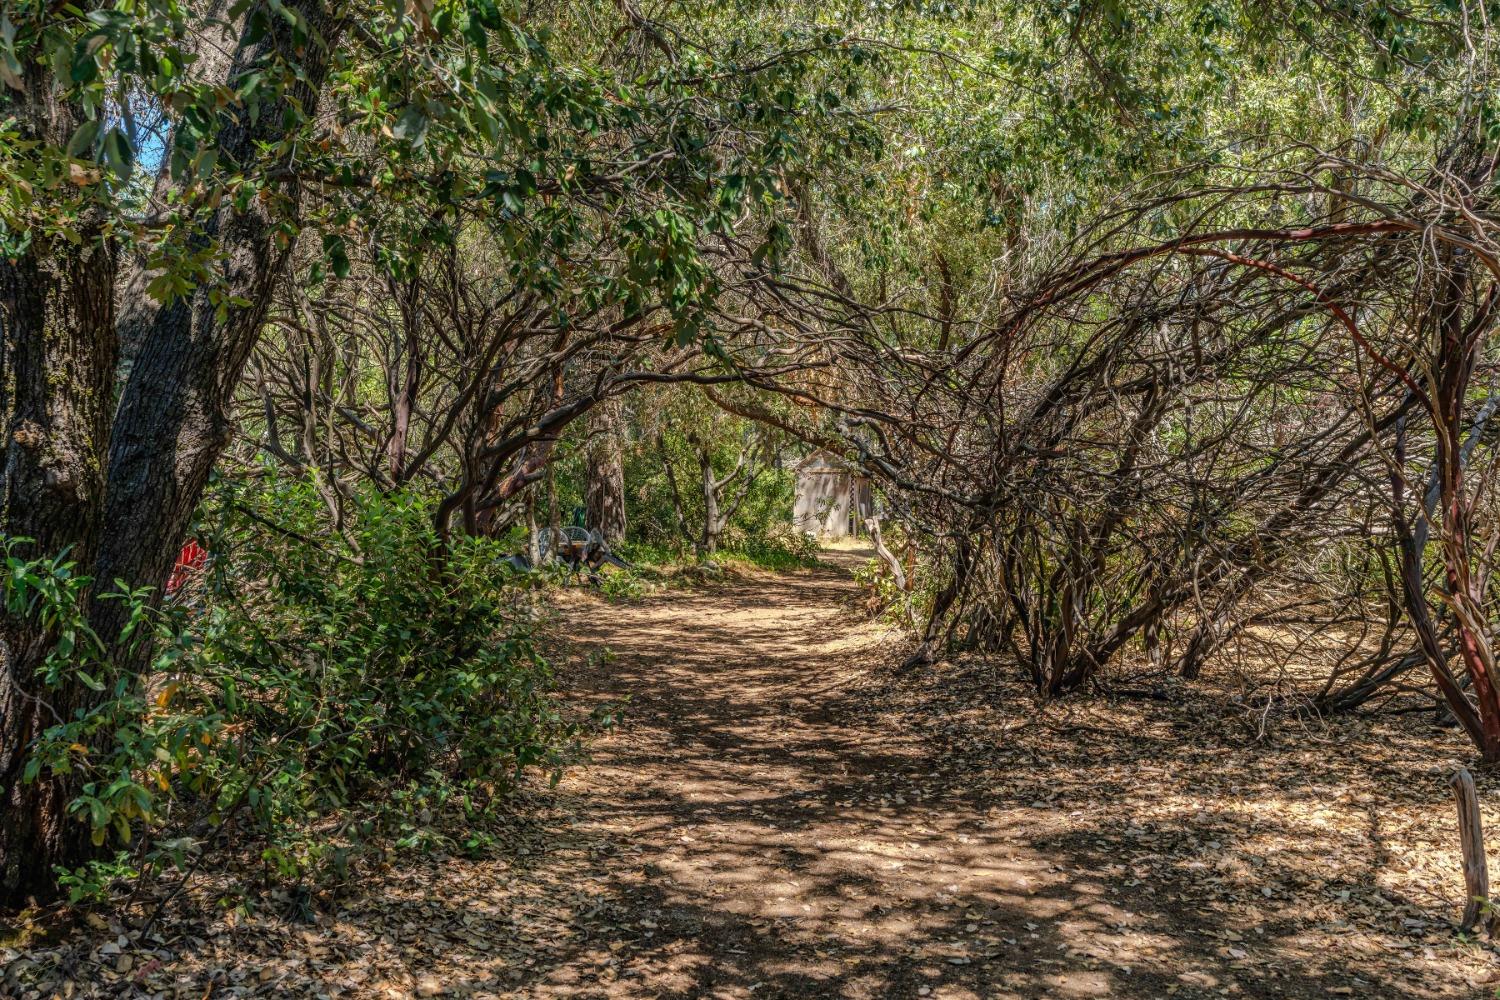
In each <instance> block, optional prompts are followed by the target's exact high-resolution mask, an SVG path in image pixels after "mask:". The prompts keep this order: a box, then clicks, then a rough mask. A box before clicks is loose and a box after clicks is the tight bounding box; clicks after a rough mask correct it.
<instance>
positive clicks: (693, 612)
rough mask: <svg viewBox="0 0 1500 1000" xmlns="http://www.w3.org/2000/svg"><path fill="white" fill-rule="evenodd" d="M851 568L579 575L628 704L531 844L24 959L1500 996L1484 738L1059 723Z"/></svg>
mask: <svg viewBox="0 0 1500 1000" xmlns="http://www.w3.org/2000/svg"><path fill="white" fill-rule="evenodd" d="M836 558H837V559H838V560H839V565H837V566H830V567H828V568H825V569H821V570H816V571H809V572H804V573H796V574H782V575H775V576H770V575H766V576H757V577H754V578H749V579H745V578H739V579H732V580H728V581H724V582H721V583H717V584H712V585H709V586H708V587H705V588H701V589H697V590H692V591H688V592H668V593H664V594H660V595H656V596H652V597H648V598H646V599H643V600H640V601H636V602H632V603H627V604H618V603H615V604H612V603H607V602H605V601H604V600H603V599H601V598H599V597H597V596H593V595H587V594H582V593H575V594H572V595H568V596H567V597H566V598H565V599H563V601H562V602H561V608H560V616H561V622H560V626H561V627H560V631H561V632H563V633H566V634H567V635H569V636H570V637H571V638H570V640H569V643H570V648H569V649H568V650H565V655H564V657H563V659H564V663H563V677H564V678H565V680H566V681H567V684H568V687H569V692H568V693H569V697H570V698H572V699H574V700H575V701H576V702H577V703H580V704H590V703H594V704H604V703H608V702H611V701H614V700H618V699H625V698H628V706H627V707H626V710H625V712H624V715H623V721H622V722H621V724H620V725H619V727H618V728H617V729H616V730H615V731H614V732H613V733H612V734H611V735H609V736H608V737H606V738H604V739H602V740H601V741H600V742H599V743H598V745H597V746H596V748H595V752H594V760H593V762H592V763H591V764H589V765H587V766H583V767H579V768H577V769H575V770H574V771H572V772H570V773H569V775H568V776H567V777H566V778H565V779H564V780H563V782H562V784H561V785H560V786H559V787H558V788H557V789H555V790H550V791H546V792H543V793H538V794H537V795H535V796H534V797H533V798H534V802H535V806H534V808H533V810H532V812H531V813H530V816H531V818H530V820H529V821H527V822H525V823H521V824H519V825H518V826H517V828H516V831H515V835H514V837H512V838H511V839H510V840H509V841H508V842H507V843H504V844H502V845H501V849H500V850H498V851H492V852H489V854H488V856H486V857H482V858H478V859H471V858H465V857H459V856H445V855H442V854H437V855H433V856H429V857H427V858H425V859H421V860H416V861H412V860H406V859H396V860H395V861H393V866H392V867H391V868H389V869H388V870H387V871H386V872H384V873H383V874H381V873H377V874H374V875H372V876H371V877H370V878H368V879H365V880H364V881H362V882H361V883H360V885H359V886H357V887H356V888H355V889H354V890H353V891H348V892H345V893H344V894H343V895H340V896H338V897H331V898H328V899H321V900H316V901H314V905H313V906H312V907H311V911H310V912H309V909H308V908H307V907H305V906H304V907H303V908H302V913H301V914H300V916H298V915H296V914H295V912H294V911H295V910H296V909H297V906H298V905H299V904H298V903H297V901H296V900H295V899H292V900H288V899H287V898H286V897H282V901H283V902H284V903H286V904H287V905H286V906H283V907H281V912H277V909H278V907H277V906H276V905H275V903H274V901H264V900H263V901H262V902H261V903H260V904H259V905H258V906H257V907H256V908H255V911H254V913H253V914H251V915H249V916H245V915H243V914H239V915H237V914H236V913H235V912H233V911H230V912H228V913H221V914H219V915H215V914H214V897H213V893H214V891H215V890H214V889H212V888H211V887H210V888H205V887H203V886H199V887H198V888H196V889H195V890H194V891H193V892H191V893H189V894H188V895H187V896H185V897H183V898H180V899H179V900H178V901H177V902H176V903H175V904H174V906H173V909H172V914H173V915H172V916H170V917H169V918H166V919H164V920H162V921H160V922H159V923H158V924H157V925H155V927H154V929H152V930H151V931H149V932H148V933H146V934H141V933H139V932H138V931H134V930H131V928H130V927H129V926H121V925H120V924H118V923H115V922H114V921H113V919H109V920H104V919H100V918H97V917H95V918H91V921H90V924H89V926H88V927H87V928H83V929H81V931H80V933H78V934H75V936H74V937H73V938H72V939H71V940H70V941H69V942H68V944H67V945H66V946H64V947H61V948H57V949H53V950H51V951H42V950H37V951H32V952H29V953H27V954H26V955H25V956H24V958H22V959H18V960H17V961H25V962H31V963H33V966H32V967H31V968H30V970H29V971H24V970H23V974H22V975H21V976H20V977H16V976H11V977H10V979H9V980H8V981H9V982H10V983H12V985H13V984H14V982H15V981H16V980H17V978H20V979H24V980H28V981H30V982H32V983H38V984H42V986H43V988H41V989H35V990H27V989H23V988H19V987H14V988H15V992H16V993H17V994H18V995H23V996H37V997H46V996H51V995H54V994H55V995H64V996H69V995H71V996H110V997H115V996H143V997H144V996H151V997H194V998H202V997H228V996H266V997H282V996H297V997H303V996H306V997H350V998H361V1000H362V998H378V997H403V998H404V997H412V996H471V997H506V998H510V997H516V998H534V1000H540V998H602V997H632V998H633V997H642V998H645V997H672V998H695V997H712V998H725V1000H762V998H768V997H793V998H805V997H838V998H849V1000H861V998H868V1000H874V998H884V997H933V998H943V1000H980V998H986V1000H988V998H998V1000H1010V998H1034V997H1035V998H1040V997H1050V998H1059V1000H1068V998H1083V997H1132V998H1133V997H1143V998H1144V997H1174V998H1212V997H1225V996H1227V997H1266V998H1311V997H1330V996H1331V997H1338V996H1357V997H1370V998H1393V997H1415V998H1444V1000H1446V998H1458V997H1465V998H1472V997H1491V996H1494V995H1495V992H1496V987H1497V986H1500V974H1497V966H1496V959H1495V955H1494V953H1493V952H1492V951H1491V950H1490V949H1489V947H1488V946H1484V945H1479V944H1475V943H1472V942H1468V941H1466V940H1464V939H1463V938H1461V937H1459V936H1456V935H1455V933H1454V931H1453V928H1452V927H1451V924H1449V923H1448V921H1451V920H1452V919H1453V918H1454V917H1455V916H1456V915H1457V914H1458V912H1459V910H1460V909H1461V906H1460V899H1459V896H1460V892H1461V889H1460V886H1459V883H1458V875H1457V873H1458V870H1459V869H1458V858H1457V851H1456V842H1457V841H1456V834H1455V825H1454V819H1453V816H1452V809H1451V804H1450V802H1449V801H1448V799H1447V790H1446V784H1445V782H1446V775H1447V773H1448V768H1449V767H1451V766H1452V764H1453V763H1454V762H1456V761H1457V760H1458V759H1460V757H1461V756H1462V754H1463V747H1462V744H1461V743H1459V742H1458V741H1457V738H1456V737H1454V736H1452V735H1451V733H1442V732H1435V731H1434V730H1433V729H1432V728H1431V725H1430V723H1423V724H1421V725H1418V724H1416V723H1413V722H1410V721H1403V722H1399V723H1397V722H1392V723H1376V724H1373V726H1372V725H1369V724H1355V723H1343V724H1340V725H1339V726H1334V727H1327V728H1323V727H1314V728H1311V729H1299V730H1298V731H1297V732H1295V733H1289V734H1288V737H1287V738H1286V739H1285V740H1278V739H1277V738H1276V735H1275V732H1274V731H1270V732H1267V731H1265V730H1264V726H1263V724H1262V723H1261V722H1260V721H1258V716H1257V714H1256V713H1255V712H1247V711H1244V710H1243V709H1237V710H1235V711H1233V712H1227V711H1225V710H1224V709H1223V708H1222V706H1223V703H1224V701H1225V699H1224V698H1223V696H1222V694H1221V693H1216V694H1215V695H1214V696H1213V697H1207V696H1202V697H1200V698H1199V700H1197V701H1194V700H1193V698H1194V697H1195V696H1194V694H1193V693H1192V691H1191V690H1190V689H1186V688H1183V689H1178V691H1177V693H1176V695H1174V697H1173V698H1172V699H1169V700H1134V701H1121V700H1113V701H1104V700H1102V699H1093V700H1089V699H1076V700H1075V701H1073V702H1071V703H1066V704H1063V705H1061V706H1056V707H1053V708H1050V709H1048V710H1047V711H1046V712H1040V713H1039V712H1038V711H1036V710H1035V708H1034V707H1033V706H1032V705H1031V703H1030V701H1029V700H1028V699H1027V696H1026V692H1025V689H1024V687H1022V686H1020V685H1019V684H1017V683H1015V682H1014V681H1013V680H1011V679H1009V678H1008V676H1007V675H1008V674H1010V673H1012V672H1013V668H1011V669H1008V670H1004V671H1003V672H1001V673H995V674H992V673H989V672H987V670H986V668H984V667H983V666H982V665H968V666H965V665H959V666H944V665H940V666H939V667H937V668H935V669H933V670H931V671H924V672H922V673H920V674H917V675H913V676H910V677H901V676H898V675H897V674H896V673H895V672H894V671H893V669H892V668H891V666H890V664H891V663H892V662H894V661H896V660H898V659H899V651H898V650H896V649H894V648H892V646H891V645H890V641H889V640H890V637H889V636H887V635H886V634H885V633H883V632H882V630H881V629H879V628H878V627H875V626H872V625H870V624H867V623H865V622H863V620H862V619H861V618H860V617H859V616H858V615H857V614H855V613H853V612H852V611H851V610H850V609H849V608H848V606H847V605H848V604H849V603H850V601H851V600H852V598H853V596H854V588H853V586H852V583H851V581H850V579H849V576H848V572H847V570H848V567H849V563H850V562H851V561H852V559H853V557H851V556H849V555H847V554H846V555H842V556H837V557H836ZM606 649H608V650H609V651H610V652H609V654H608V655H606ZM1007 685H1010V686H1007ZM1214 706H1219V707H1218V708H1214ZM1216 711H1217V712H1218V714H1217V715H1216V714H1214V713H1215V712H1216ZM1448 753H1451V755H1452V759H1451V760H1450V759H1448V758H1446V757H1444V756H1443V755H1444V754H1448ZM1483 784H1484V786H1485V787H1486V788H1491V787H1493V784H1494V782H1493V781H1485V782H1484V783H1483ZM1496 805H1497V802H1496V800H1495V797H1494V796H1493V794H1492V793H1487V796H1486V799H1485V803H1484V811H1485V813H1486V819H1487V821H1488V822H1489V824H1490V826H1491V828H1492V829H1500V821H1497V817H1496V809H1495V806H1496ZM211 885H212V883H210V886H211ZM14 971H15V970H14V968H13V969H12V970H11V972H14ZM64 981H66V982H64ZM66 983H72V984H73V986H71V987H66ZM58 984H63V986H62V987H60V986H59V985H58ZM63 987H66V988H63ZM6 988H7V987H6V986H4V985H0V994H3V993H4V992H5V990H6Z"/></svg>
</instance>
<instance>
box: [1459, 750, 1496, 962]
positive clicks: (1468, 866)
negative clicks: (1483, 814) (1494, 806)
mask: <svg viewBox="0 0 1500 1000" xmlns="http://www.w3.org/2000/svg"><path fill="white" fill-rule="evenodd" d="M1448 784H1449V785H1450V786H1452V788H1453V797H1454V799H1455V800H1456V802H1457V804H1458V839H1459V846H1460V848H1461V849H1462V851H1463V859H1464V918H1463V923H1462V924H1461V925H1460V926H1461V927H1462V928H1463V929H1464V930H1466V931H1467V930H1473V929H1474V927H1476V926H1477V925H1478V924H1479V922H1480V920H1481V919H1483V920H1484V923H1485V930H1486V931H1487V932H1488V933H1489V935H1490V936H1491V937H1494V935H1495V931H1496V930H1497V928H1500V914H1497V913H1496V912H1495V911H1494V910H1492V909H1491V908H1490V869H1489V862H1488V860H1487V859H1486V858H1485V853H1484V828H1483V826H1482V825H1481V823H1480V817H1479V795H1478V794H1477V793H1476V792H1475V790H1474V776H1473V775H1472V774H1470V773H1469V771H1468V769H1467V768H1459V769H1458V771H1456V772H1454V775H1453V777H1452V778H1451V779H1450V780H1449V782H1448ZM1486 911H1488V912H1486Z"/></svg>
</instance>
